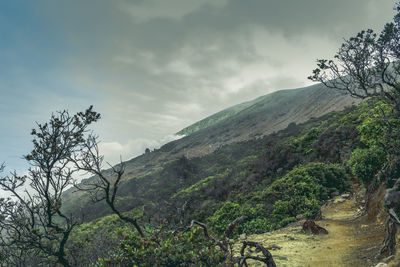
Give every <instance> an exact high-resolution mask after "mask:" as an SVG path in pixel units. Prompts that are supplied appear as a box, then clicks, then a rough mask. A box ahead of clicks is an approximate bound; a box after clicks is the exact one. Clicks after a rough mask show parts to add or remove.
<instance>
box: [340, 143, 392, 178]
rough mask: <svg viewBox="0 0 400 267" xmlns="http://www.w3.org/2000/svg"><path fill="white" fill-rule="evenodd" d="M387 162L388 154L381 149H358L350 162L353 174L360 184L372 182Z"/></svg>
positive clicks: (374, 147)
mask: <svg viewBox="0 0 400 267" xmlns="http://www.w3.org/2000/svg"><path fill="white" fill-rule="evenodd" d="M385 161H386V153H385V151H384V150H383V149H382V148H381V147H377V146H373V147H371V148H369V149H360V148H357V149H355V150H354V151H353V153H352V154H351V158H350V160H349V162H348V164H349V166H350V169H351V172H352V173H353V174H354V175H355V176H356V178H357V179H358V180H359V181H360V183H364V184H365V183H368V182H370V181H371V180H372V179H373V178H374V176H375V175H376V174H377V173H378V171H379V170H380V169H381V168H382V166H383V164H384V163H385Z"/></svg>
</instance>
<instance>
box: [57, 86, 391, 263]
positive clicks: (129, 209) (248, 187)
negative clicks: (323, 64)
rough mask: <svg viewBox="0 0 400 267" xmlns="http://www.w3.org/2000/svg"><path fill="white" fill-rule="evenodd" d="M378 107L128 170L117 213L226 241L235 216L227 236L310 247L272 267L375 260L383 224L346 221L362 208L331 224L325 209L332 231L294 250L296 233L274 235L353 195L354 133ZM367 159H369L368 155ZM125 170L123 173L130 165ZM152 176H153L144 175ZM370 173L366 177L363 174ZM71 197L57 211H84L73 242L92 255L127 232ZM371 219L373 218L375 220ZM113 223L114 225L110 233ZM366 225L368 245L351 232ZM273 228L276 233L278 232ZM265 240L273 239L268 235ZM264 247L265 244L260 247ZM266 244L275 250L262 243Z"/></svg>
mask: <svg viewBox="0 0 400 267" xmlns="http://www.w3.org/2000/svg"><path fill="white" fill-rule="evenodd" d="M305 90H306V89H305ZM306 91H307V90H306ZM286 93H288V94H291V93H293V92H292V91H288V92H286ZM379 105H380V103H379V102H377V100H375V99H371V100H369V101H366V102H363V103H361V104H359V105H357V106H352V107H349V108H346V109H344V110H343V111H334V112H329V113H327V114H325V115H323V116H321V117H317V118H311V119H309V120H307V121H306V122H303V123H298V124H296V123H293V124H290V125H289V126H288V127H286V128H285V129H283V130H279V131H277V132H274V133H271V134H269V135H264V136H259V137H258V138H249V139H248V140H244V141H239V142H230V143H227V144H224V145H221V146H219V147H218V148H217V149H215V150H214V151H212V152H211V153H208V154H204V155H202V156H198V157H190V158H188V157H185V156H184V155H182V154H181V156H178V155H179V154H178V153H177V154H178V155H175V156H176V157H177V158H176V159H171V160H170V161H166V162H164V163H163V164H160V165H159V167H157V168H156V169H154V167H155V166H156V165H147V166H144V167H143V168H142V169H141V172H142V173H141V174H140V175H135V176H132V175H133V174H132V171H130V172H128V173H127V176H126V177H125V178H126V179H124V182H123V183H122V184H121V186H120V189H119V197H118V202H117V205H118V207H119V209H121V210H122V211H124V212H126V214H129V216H135V217H136V218H138V219H140V223H141V224H142V225H143V226H144V227H146V229H151V228H152V227H154V226H157V225H160V224H164V223H165V222H167V226H166V227H171V228H172V229H174V227H177V226H178V225H188V224H189V223H190V221H191V220H193V219H195V220H198V221H201V222H204V223H206V224H207V225H208V227H209V228H210V229H211V230H212V232H213V233H214V234H216V235H221V234H223V233H224V231H225V229H226V227H227V226H228V225H229V223H230V222H232V221H233V220H234V219H235V218H237V217H239V216H247V219H246V221H244V222H243V223H241V224H240V225H238V226H237V228H236V229H235V231H234V232H233V234H232V237H233V238H238V237H240V236H241V235H243V234H246V235H249V236H251V238H254V240H257V241H260V240H266V239H269V238H270V239H271V240H272V241H273V242H276V243H280V244H277V245H278V246H280V247H282V248H284V247H285V246H289V248H290V246H292V245H293V244H295V245H296V244H297V245H299V246H302V245H301V242H303V241H304V242H307V244H308V246H307V247H306V246H303V247H302V249H303V250H301V249H298V250H297V251H300V252H301V253H304V254H305V255H303V256H300V255H299V254H298V253H297V252H296V253H297V254H296V253H294V254H290V253H289V254H287V253H288V248H285V249H282V250H281V251H277V252H276V253H273V255H276V256H277V257H276V259H277V262H280V263H283V264H284V263H285V261H288V262H290V260H288V259H289V256H291V257H292V256H294V258H293V260H294V262H298V263H299V264H300V265H299V266H301V264H302V262H303V263H304V262H306V261H307V260H308V256H307V255H310V253H311V252H310V251H312V252H313V253H316V255H317V256H318V255H322V254H323V253H327V249H328V250H330V249H329V248H328V247H330V248H332V246H333V245H336V246H337V248H335V254H332V257H330V258H329V259H328V258H326V261H325V262H323V261H322V262H321V261H320V260H319V259H320V256H318V259H317V256H316V258H315V259H316V260H317V261H318V262H320V263H318V264H320V265H319V266H324V265H323V264H325V263H327V262H328V261H330V262H335V261H337V260H340V262H342V263H343V264H344V265H343V266H352V264H353V263H357V264H359V263H366V262H369V263H372V262H377V260H378V259H375V258H372V257H369V256H365V255H367V254H368V253H366V252H365V251H366V250H367V249H370V248H371V246H367V241H365V240H372V239H373V240H375V241H376V240H381V239H382V235H383V233H382V222H383V220H382V219H381V220H380V221H379V223H378V225H375V226H374V224H373V222H370V221H363V220H360V221H357V222H356V221H351V220H352V218H354V217H353V215H354V214H355V213H357V214H358V215H359V214H360V213H359V212H358V211H356V210H355V208H358V207H360V206H359V205H361V204H359V203H358V202H357V205H356V206H354V207H353V206H352V207H351V209H350V210H349V208H350V207H348V206H346V207H343V208H344V209H343V210H342V211H340V212H342V213H343V215H344V217H343V218H336V217H335V216H336V215H338V214H340V212H339V209H338V210H336V209H335V206H329V207H328V213H326V212H327V207H325V208H323V211H324V210H325V215H324V214H322V216H325V219H324V220H323V221H321V222H320V223H323V226H324V227H326V228H327V229H328V231H329V232H330V233H331V234H330V235H329V236H328V237H329V238H324V237H320V238H317V239H315V238H310V237H308V236H305V235H303V234H301V233H299V235H298V236H296V237H295V239H297V241H296V242H291V241H292V240H290V241H288V240H283V239H282V233H284V234H283V235H292V234H294V233H292V232H290V233H289V232H287V231H288V230H285V229H290V228H285V229H284V230H278V229H280V228H282V227H285V226H286V225H291V223H293V222H296V221H297V220H298V218H316V217H317V216H318V214H319V211H320V208H321V206H322V205H324V203H327V202H329V201H332V200H331V199H332V198H333V196H335V195H338V194H339V195H340V194H342V193H344V192H351V191H352V188H351V183H350V181H352V182H353V183H354V182H355V179H354V176H355V174H354V173H352V170H351V169H350V167H349V161H348V160H349V159H350V157H351V155H352V153H354V151H357V149H364V150H363V151H365V144H363V143H362V141H361V140H360V136H361V133H360V131H359V129H360V128H359V127H360V125H362V124H363V123H365V120H364V118H365V115H366V114H373V112H378V111H379V110H376V109H375V107H381V108H382V106H379ZM254 106H257V104H255V105H253V110H254V109H256V108H255V107H254ZM250 107H251V106H250ZM250 107H247V108H246V109H244V110H243V111H241V112H239V113H237V114H236V115H234V116H232V117H229V118H225V119H223V120H221V121H220V122H218V123H216V124H214V125H211V126H209V127H207V128H205V129H202V130H198V131H197V132H193V133H192V134H191V135H189V136H187V137H186V138H187V139H189V138H191V137H193V136H197V135H200V134H201V133H207V132H208V130H215V129H216V128H218V126H219V125H223V124H226V123H227V121H229V120H231V119H232V118H233V117H239V116H241V115H240V114H245V113H246V112H247V111H248V110H250ZM299 110H301V109H299ZM380 111H381V110H380ZM380 111H379V112H380ZM379 114H380V113H379ZM376 115H378V114H376ZM367 123H370V121H367ZM179 141H180V140H178V141H175V142H172V143H170V144H167V145H166V146H164V147H163V148H161V149H160V150H156V151H153V152H151V153H147V154H146V155H142V156H141V157H138V158H137V159H134V160H133V161H134V162H135V161H136V162H139V161H138V160H140V161H141V162H142V163H146V162H149V161H150V160H151V159H152V157H153V159H154V158H156V157H157V155H158V154H159V153H164V155H168V153H169V152H171V151H173V150H174V149H176V148H177V147H178V146H179ZM368 157H375V156H374V155H373V154H371V155H369V156H368ZM356 160H359V161H360V162H357V164H358V165H355V166H362V165H360V164H370V163H368V162H369V161H368V162H367V163H363V161H362V160H363V159H362V158H361V159H356ZM374 162H375V161H374ZM126 164H127V166H128V167H129V162H127V163H126ZM152 168H153V170H152V171H148V170H150V169H152ZM366 168H367V169H370V167H369V166H366ZM371 170H373V169H371ZM355 173H356V172H355ZM357 175H358V174H357ZM357 178H358V177H357ZM91 179H94V178H91ZM91 179H89V180H87V181H90V180H91ZM358 179H359V178H358ZM359 181H361V180H359ZM84 182H86V181H84ZM382 192H383V191H382ZM69 193H70V195H69V196H68V197H66V198H65V201H64V203H63V204H64V206H63V207H64V209H66V210H67V211H76V210H77V209H76V207H80V209H79V212H81V211H83V213H84V214H85V218H84V219H85V220H86V221H87V222H88V223H89V224H86V226H82V227H84V231H83V229H82V230H77V231H78V234H77V237H76V238H79V240H88V241H84V242H90V244H89V243H84V244H85V245H84V246H87V249H88V250H93V249H94V247H92V246H98V245H96V244H97V243H96V242H98V241H96V240H93V237H95V236H97V235H99V234H100V235H101V236H103V238H105V237H106V239H109V240H110V241H107V242H106V243H104V241H102V242H103V243H104V244H103V246H106V247H107V246H109V248H111V247H112V246H115V244H116V242H117V241H116V240H117V239H116V236H117V234H118V232H120V231H121V230H118V229H121V227H122V229H125V230H124V231H128V232H130V230H129V226H127V225H124V223H122V222H121V221H119V220H118V219H117V218H115V216H110V214H111V211H110V209H109V208H108V207H107V205H106V204H105V203H104V202H101V203H97V204H93V203H91V202H90V201H89V198H88V196H86V195H85V194H83V193H74V194H72V192H69ZM346 203H347V202H346ZM353 204H355V203H353ZM381 204H382V195H381V198H380V200H379V203H376V204H374V205H373V206H375V207H378V206H379V209H377V211H379V212H381V211H382V205H381ZM346 205H347V204H346ZM340 207H341V206H340ZM370 214H375V215H376V212H375V213H374V212H371V213H370ZM375 215H374V216H375ZM346 216H347V217H346ZM349 216H350V217H352V218H350V217H349ZM375 217H376V216H375ZM115 225H120V227H118V228H115V227H114V226H115ZM296 225H297V228H296V229H295V231H298V230H299V228H298V227H299V224H298V223H297V224H296ZM362 225H367V226H363V227H368V229H370V230H371V231H372V230H373V231H375V230H376V235H375V234H374V235H373V237H370V236H369V233H373V232H366V231H358V232H357V231H356V228H357V227H358V226H360V227H361V226H362ZM79 229H81V228H79ZM275 230H278V232H274V231H275ZM99 231H100V232H99ZM279 231H283V232H279ZM289 231H291V230H289ZM266 232H270V233H271V234H265V235H264V233H266ZM280 233H281V234H280ZM374 233H375V232H374ZM254 234H256V235H254ZM258 234H261V235H260V236H259V235H258ZM348 236H349V238H353V237H351V236H354V238H353V239H356V240H357V242H356V243H357V244H359V245H357V246H356V244H354V246H355V247H354V249H353V248H351V249H346V247H345V246H343V242H347V241H345V240H347V238H348ZM265 237H268V238H265ZM132 238H134V237H132ZM260 238H261V239H260ZM371 238H372V239H371ZM303 239H304V240H303ZM90 240H92V241H90ZM102 240H103V239H102ZM79 242H82V241H79ZM99 242H100V241H99ZM299 242H300V243H299ZM262 243H263V244H264V241H262ZM312 244H314V246H315V248H314V246H312ZM265 245H266V246H269V245H271V244H270V243H265ZM297 245H296V246H297ZM316 246H322V247H320V248H317V247H316ZM306 248H308V249H306ZM150 250H151V249H150ZM289 250H290V249H289ZM377 250H378V247H377V246H374V247H373V253H375V254H376V251H377ZM357 251H358V252H357ZM360 251H361V252H360ZM272 252H274V251H272ZM300 252H299V253H300ZM83 253H86V252H84V251H83ZM87 253H92V252H90V251H88V252H87ZM307 253H308V254H307ZM351 253H359V254H357V255H358V256H357V257H359V256H360V257H366V258H363V259H359V258H351V255H352V254H351ZM131 255H135V254H134V253H133V254H131ZM349 257H350V258H349ZM368 259H369V260H370V261H368ZM316 264H317V263H316ZM321 264H322V265H321ZM288 266H291V265H290V264H289V265H288ZM312 266H314V265H312ZM317 266H318V265H317ZM328 266H329V265H328Z"/></svg>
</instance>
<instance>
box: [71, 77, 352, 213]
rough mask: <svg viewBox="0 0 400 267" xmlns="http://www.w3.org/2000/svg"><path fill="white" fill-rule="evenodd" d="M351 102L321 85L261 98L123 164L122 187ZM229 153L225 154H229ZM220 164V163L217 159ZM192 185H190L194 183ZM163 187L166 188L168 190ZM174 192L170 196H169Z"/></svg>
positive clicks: (77, 197) (78, 197) (74, 196)
mask: <svg viewBox="0 0 400 267" xmlns="http://www.w3.org/2000/svg"><path fill="white" fill-rule="evenodd" d="M354 102H355V99H353V98H351V97H349V96H347V95H343V94H340V93H338V92H337V91H335V90H331V89H328V88H326V87H324V86H322V85H319V84H318V85H313V86H309V87H304V88H299V89H292V90H281V91H277V92H274V93H271V94H268V95H265V96H261V97H259V98H257V99H255V100H253V101H249V102H245V103H242V104H239V105H236V106H233V107H231V108H228V109H226V110H223V111H221V112H218V113H216V114H214V115H212V116H210V117H208V118H205V119H204V120H202V121H200V122H198V123H195V124H193V125H191V126H189V127H187V128H185V129H183V130H182V131H181V132H180V133H187V134H188V135H187V136H185V137H183V138H181V139H179V140H175V141H172V142H170V143H168V144H166V145H164V146H162V147H161V148H160V149H156V150H154V151H151V152H150V153H145V154H143V155H141V156H138V157H136V158H133V159H131V160H128V161H126V162H124V164H125V174H126V178H125V181H126V183H130V182H129V181H130V180H132V179H133V178H138V179H139V178H141V177H148V176H149V175H151V174H152V173H157V172H160V170H162V169H163V167H164V166H166V165H167V163H168V162H174V160H176V159H179V158H181V157H182V156H185V157H186V158H187V159H194V158H198V157H201V156H205V155H209V154H211V153H213V152H214V151H216V150H219V149H221V148H222V147H224V146H226V145H228V144H233V143H237V142H243V141H251V140H258V139H260V140H261V139H262V138H264V137H267V136H268V135H269V134H271V133H274V132H278V131H280V130H283V129H285V128H286V127H287V126H288V125H289V124H292V126H295V125H296V124H301V123H303V122H305V121H307V120H309V119H311V118H314V117H315V118H317V117H320V116H322V115H324V114H326V113H328V112H330V111H337V110H342V109H344V108H345V107H347V106H351V105H352V104H353V103H354ZM291 128H293V127H291ZM293 129H295V130H296V129H297V128H296V127H294V128H293ZM256 147H257V142H255V143H254V142H253V144H252V145H251V143H249V144H245V145H241V146H240V147H239V148H236V149H233V150H234V151H235V152H234V153H242V154H243V156H244V155H245V153H244V152H243V151H244V150H249V151H250V152H249V155H251V154H252V153H253V152H252V151H253V150H257V148H256ZM227 149H228V150H229V149H230V148H227ZM232 153H233V152H232ZM253 154H254V153H253ZM212 157H213V156H212V155H211V158H212ZM218 160H220V159H219V158H218ZM208 167H209V166H208V165H207V168H208ZM171 168H172V167H171ZM174 168H175V169H174ZM167 169H168V168H167ZM172 169H174V170H171V171H170V172H169V173H165V174H163V176H165V177H172V176H174V175H175V172H176V170H177V169H180V166H175V167H173V168H172ZM164 170H165V168H164ZM185 171H186V170H184V171H183V172H185ZM180 172H181V171H179V170H178V173H179V175H181V173H180ZM179 175H178V176H179ZM204 175H206V174H204ZM183 176H184V175H183ZM198 178H199V177H197V178H196V179H198ZM89 179H92V178H89ZM154 179H155V180H154V181H153V182H151V183H150V184H148V181H145V180H146V179H144V180H143V181H144V182H143V185H141V186H140V187H141V188H142V189H143V190H148V191H151V190H152V189H151V188H145V187H147V186H150V187H151V186H153V185H155V184H154V183H156V184H158V185H159V184H160V181H158V180H157V179H158V178H154ZM196 179H195V180H194V183H195V182H197V181H198V180H196ZM134 180H137V179H134ZM171 182H172V181H171ZM152 183H153V184H152ZM161 183H163V182H161ZM145 185H146V186H145ZM188 185H189V186H190V185H191V184H190V183H189V184H188ZM132 186H133V185H132ZM135 187H137V185H135ZM165 187H166V188H167V187H168V185H166V186H165ZM127 188H128V187H127ZM174 190H175V189H174ZM174 190H171V192H173V191H174ZM129 194H130V193H129V192H125V193H124V195H126V196H128V195H129ZM166 194H167V193H166ZM64 199H65V203H69V204H66V205H65V206H69V208H70V209H73V208H74V206H75V205H76V204H78V203H88V199H87V197H85V196H84V194H83V193H82V192H78V193H76V192H75V193H72V190H70V191H68V192H66V194H65V196H64ZM146 199H147V197H144V200H143V201H144V202H146V201H147V200H146ZM70 200H71V201H70ZM127 201H128V200H127ZM97 210H98V211H99V214H98V215H97V216H100V214H103V215H104V214H106V213H107V211H101V212H100V210H102V208H100V207H99V208H98V209H97ZM106 210H107V209H106ZM89 217H90V216H89ZM89 217H88V218H89ZM92 218H93V217H92Z"/></svg>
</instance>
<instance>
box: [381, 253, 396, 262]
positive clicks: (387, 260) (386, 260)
mask: <svg viewBox="0 0 400 267" xmlns="http://www.w3.org/2000/svg"><path fill="white" fill-rule="evenodd" d="M393 259H394V255H392V256H389V257H387V258H384V259H383V260H382V261H383V262H386V263H388V262H389V261H391V260H393Z"/></svg>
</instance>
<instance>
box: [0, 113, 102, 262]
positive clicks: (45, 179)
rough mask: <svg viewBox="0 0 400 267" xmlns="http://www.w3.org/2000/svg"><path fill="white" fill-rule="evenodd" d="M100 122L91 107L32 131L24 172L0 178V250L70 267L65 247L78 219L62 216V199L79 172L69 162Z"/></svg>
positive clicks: (55, 118) (58, 115)
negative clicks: (4, 195) (91, 127)
mask: <svg viewBox="0 0 400 267" xmlns="http://www.w3.org/2000/svg"><path fill="white" fill-rule="evenodd" d="M99 118H100V114H98V113H97V112H95V111H93V110H92V107H90V108H89V109H87V110H86V111H85V112H79V113H77V114H76V115H73V116H72V115H70V114H69V113H68V111H61V112H57V113H55V114H52V116H51V118H50V121H49V122H47V123H44V124H37V127H36V129H33V130H32V133H31V134H32V136H33V140H32V142H33V150H32V151H31V153H30V154H28V155H26V156H24V158H25V159H26V160H27V161H28V163H29V164H30V166H31V167H30V168H29V171H28V173H27V174H26V175H22V176H21V175H18V174H17V173H16V172H13V173H11V174H10V175H9V176H5V177H1V178H0V188H1V189H2V190H5V191H7V192H8V193H9V194H10V195H11V196H10V197H8V198H2V199H0V214H1V215H0V233H1V236H0V248H3V249H4V248H8V249H9V250H10V249H11V250H13V251H14V253H35V254H36V255H37V256H41V257H42V258H43V259H44V260H52V261H54V262H56V263H59V264H61V265H62V266H70V263H69V261H68V257H67V253H66V250H65V247H66V244H67V241H68V239H69V237H70V234H71V231H72V230H73V228H74V227H75V226H76V225H77V224H78V220H77V219H76V218H74V217H72V215H69V214H65V213H64V212H63V211H62V194H63V193H64V192H65V190H66V189H67V188H68V187H70V186H71V185H72V184H73V181H74V178H73V176H74V174H75V173H77V172H78V171H79V170H78V169H76V168H74V167H73V164H72V163H73V161H72V159H74V158H78V157H79V156H78V155H79V154H81V153H82V152H83V149H84V144H85V143H86V140H85V137H86V134H87V132H88V129H87V127H88V126H89V125H90V124H91V123H93V122H95V121H97V120H98V119H99ZM3 168H4V167H2V168H1V169H3Z"/></svg>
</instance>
